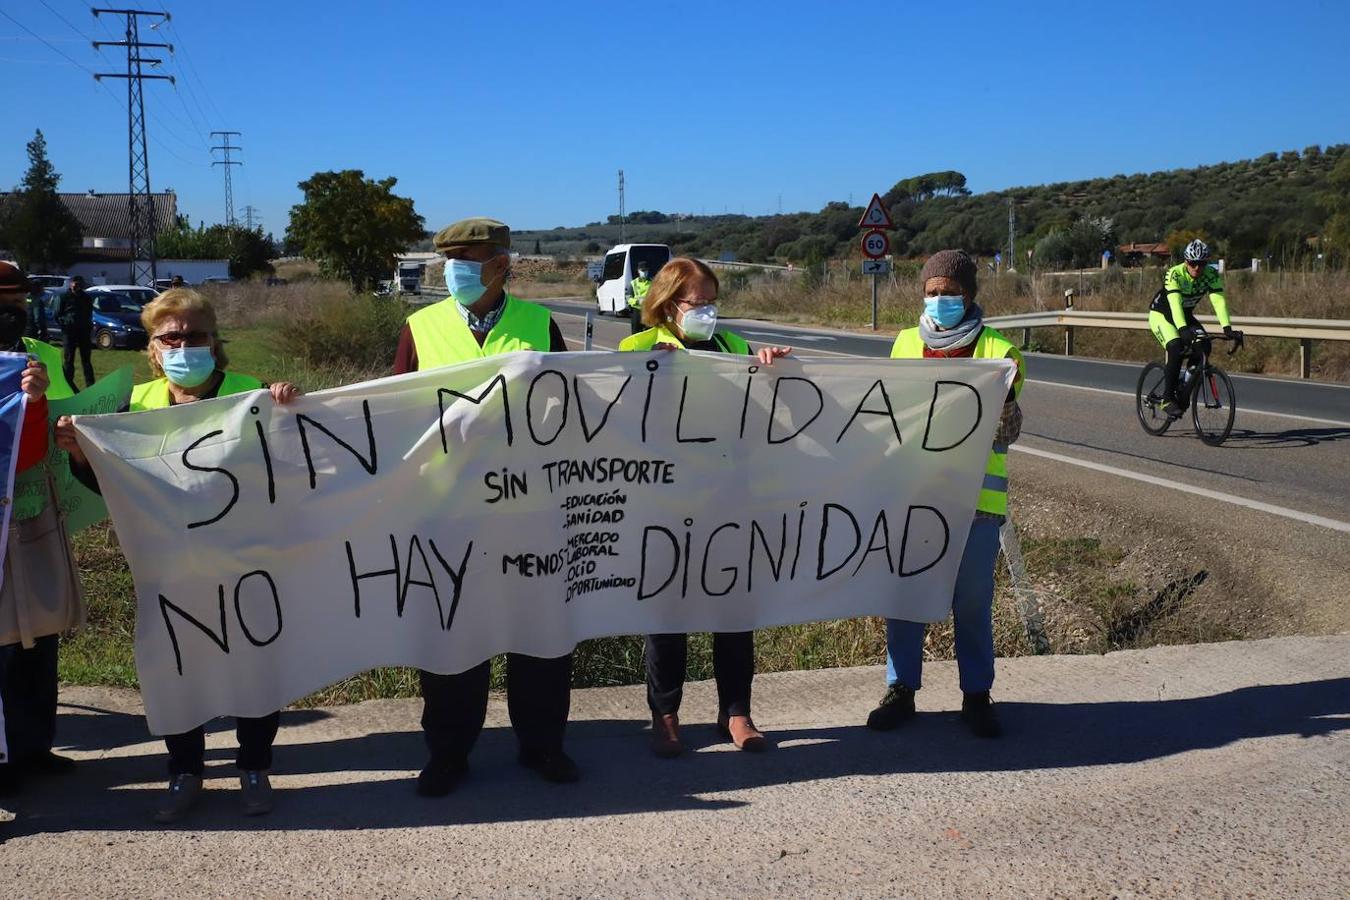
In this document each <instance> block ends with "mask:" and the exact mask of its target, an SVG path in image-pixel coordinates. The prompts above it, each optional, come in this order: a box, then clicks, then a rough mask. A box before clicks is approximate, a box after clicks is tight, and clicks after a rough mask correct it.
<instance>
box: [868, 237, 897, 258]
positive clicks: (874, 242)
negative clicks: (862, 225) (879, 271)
mask: <svg viewBox="0 0 1350 900" xmlns="http://www.w3.org/2000/svg"><path fill="white" fill-rule="evenodd" d="M890 250H891V239H890V238H888V237H887V236H886V232H884V231H869V232H867V234H864V235H863V239H862V252H863V256H865V257H867V258H868V259H881V258H882V257H883V256H885V255H886V254H887V253H889V252H890Z"/></svg>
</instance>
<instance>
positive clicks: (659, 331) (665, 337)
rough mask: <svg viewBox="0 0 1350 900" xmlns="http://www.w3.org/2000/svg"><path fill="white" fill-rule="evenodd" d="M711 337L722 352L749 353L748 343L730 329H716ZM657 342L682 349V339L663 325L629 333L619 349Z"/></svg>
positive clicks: (650, 344) (632, 348)
mask: <svg viewBox="0 0 1350 900" xmlns="http://www.w3.org/2000/svg"><path fill="white" fill-rule="evenodd" d="M712 339H713V340H714V341H715V342H716V343H717V345H718V346H719V347H721V348H722V352H723V353H739V354H740V355H741V356H749V355H750V345H749V344H747V343H746V342H745V339H744V338H743V337H741V336H740V335H739V334H735V333H733V332H730V331H718V332H717V333H716V334H714V335H713V336H712ZM657 344H674V345H675V346H676V347H679V348H680V349H681V350H683V349H684V341H682V340H680V339H679V338H677V337H676V336H675V333H674V332H672V331H671V330H670V329H668V328H666V326H664V325H657V326H656V327H655V328H648V329H647V330H646V331H639V332H638V333H637V334H632V335H629V336H628V337H626V338H624V339H623V340H621V341H619V349H620V350H650V349H652V348H653V347H655V346H656V345H657Z"/></svg>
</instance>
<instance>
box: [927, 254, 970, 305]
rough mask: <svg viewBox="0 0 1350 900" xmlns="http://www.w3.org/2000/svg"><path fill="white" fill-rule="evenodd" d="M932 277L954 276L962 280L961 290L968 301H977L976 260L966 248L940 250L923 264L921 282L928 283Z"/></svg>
mask: <svg viewBox="0 0 1350 900" xmlns="http://www.w3.org/2000/svg"><path fill="white" fill-rule="evenodd" d="M930 278H954V279H956V280H957V281H959V282H961V291H962V293H963V294H964V295H965V298H966V302H967V303H974V302H975V294H976V291H977V290H978V285H976V283H975V260H973V259H971V258H970V257H969V256H968V255H967V254H966V251H964V250H939V251H938V252H937V253H934V254H933V255H932V256H930V257H928V261H927V262H926V263H924V264H923V271H922V272H921V273H919V283H920V284H921V285H923V284H927V283H928V279H930Z"/></svg>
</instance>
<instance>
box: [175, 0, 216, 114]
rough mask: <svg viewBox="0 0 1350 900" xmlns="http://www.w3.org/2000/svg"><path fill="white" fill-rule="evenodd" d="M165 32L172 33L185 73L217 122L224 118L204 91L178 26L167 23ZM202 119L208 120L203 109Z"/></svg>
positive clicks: (203, 83) (203, 82)
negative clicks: (184, 64) (212, 112)
mask: <svg viewBox="0 0 1350 900" xmlns="http://www.w3.org/2000/svg"><path fill="white" fill-rule="evenodd" d="M166 15H167V13H166ZM167 30H168V31H171V32H173V40H174V43H175V44H177V45H178V47H179V50H180V51H181V54H182V57H183V62H184V63H186V65H187V69H186V72H187V73H188V74H190V75H191V76H192V79H193V80H195V81H196V82H197V86H198V87H200V88H201V92H202V96H204V97H205V98H206V102H207V103H209V104H210V105H211V109H212V110H213V111H214V112H215V116H216V119H217V121H219V120H220V119H224V118H226V116H225V115H224V114H223V113H221V111H220V107H218V106H216V101H215V99H214V98H212V96H211V92H210V91H208V90H207V89H206V82H205V81H203V80H202V76H201V74H200V73H199V72H198V71H197V64H196V63H194V62H193V61H192V54H190V53H189V52H188V51H187V47H186V46H185V45H184V42H183V35H182V32H180V31H179V30H178V26H176V25H174V24H173V22H172V21H169V24H168V29H167ZM188 90H189V91H191V85H189V87H188ZM199 105H200V104H199ZM202 118H203V119H208V120H209V118H210V117H209V116H207V115H206V111H205V109H203V110H202Z"/></svg>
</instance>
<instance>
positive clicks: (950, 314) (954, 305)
mask: <svg viewBox="0 0 1350 900" xmlns="http://www.w3.org/2000/svg"><path fill="white" fill-rule="evenodd" d="M923 312H924V315H926V316H928V318H930V319H932V320H933V323H934V324H935V325H937V327H939V328H951V327H953V326H954V325H957V324H959V323H960V321H961V320H962V319H963V318H965V315H966V298H965V297H962V296H961V295H959V294H958V295H956V296H950V295H943V296H940V297H924V298H923Z"/></svg>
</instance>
